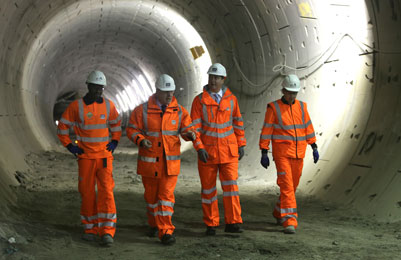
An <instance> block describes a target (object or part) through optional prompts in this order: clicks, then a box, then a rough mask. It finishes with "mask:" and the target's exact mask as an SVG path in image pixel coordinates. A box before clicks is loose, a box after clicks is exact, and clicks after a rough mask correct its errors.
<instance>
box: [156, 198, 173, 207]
mask: <svg viewBox="0 0 401 260" xmlns="http://www.w3.org/2000/svg"><path fill="white" fill-rule="evenodd" d="M159 205H162V206H167V207H171V208H174V203H173V202H171V201H165V200H159Z"/></svg>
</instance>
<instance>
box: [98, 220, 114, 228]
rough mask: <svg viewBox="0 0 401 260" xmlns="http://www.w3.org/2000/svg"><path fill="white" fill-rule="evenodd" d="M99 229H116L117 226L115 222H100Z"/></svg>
mask: <svg viewBox="0 0 401 260" xmlns="http://www.w3.org/2000/svg"><path fill="white" fill-rule="evenodd" d="M98 225H99V227H116V226H117V224H116V223H115V222H111V221H107V222H99V223H98Z"/></svg>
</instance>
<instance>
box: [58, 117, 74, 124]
mask: <svg viewBox="0 0 401 260" xmlns="http://www.w3.org/2000/svg"><path fill="white" fill-rule="evenodd" d="M60 122H61V123H63V124H66V125H69V126H73V125H75V123H74V122H70V121H68V120H67V119H65V118H64V117H62V118H61V119H60Z"/></svg>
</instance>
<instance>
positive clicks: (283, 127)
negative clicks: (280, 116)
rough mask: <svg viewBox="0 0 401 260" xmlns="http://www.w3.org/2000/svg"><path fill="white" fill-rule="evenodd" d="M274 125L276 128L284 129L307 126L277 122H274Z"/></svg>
mask: <svg viewBox="0 0 401 260" xmlns="http://www.w3.org/2000/svg"><path fill="white" fill-rule="evenodd" d="M273 126H274V128H276V129H283V130H292V129H294V128H296V129H304V128H305V125H277V124H274V125H273Z"/></svg>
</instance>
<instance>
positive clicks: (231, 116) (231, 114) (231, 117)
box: [230, 99, 234, 123]
mask: <svg viewBox="0 0 401 260" xmlns="http://www.w3.org/2000/svg"><path fill="white" fill-rule="evenodd" d="M230 106H231V110H230V122H231V123H232V122H233V109H234V100H232V99H231V100H230Z"/></svg>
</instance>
